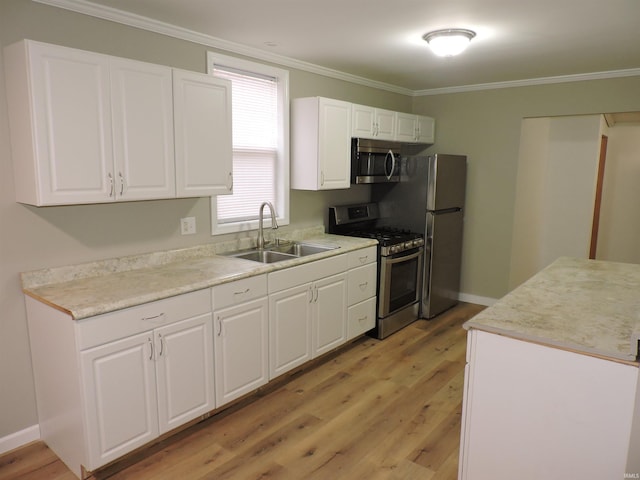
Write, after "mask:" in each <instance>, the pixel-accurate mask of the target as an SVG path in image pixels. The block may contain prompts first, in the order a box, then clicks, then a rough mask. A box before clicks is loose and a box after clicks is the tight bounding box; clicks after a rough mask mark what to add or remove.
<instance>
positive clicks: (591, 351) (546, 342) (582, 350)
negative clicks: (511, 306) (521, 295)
mask: <svg viewBox="0 0 640 480" xmlns="http://www.w3.org/2000/svg"><path fill="white" fill-rule="evenodd" d="M462 327H463V328H464V329H465V330H471V329H475V330H480V331H483V332H487V333H493V334H496V335H501V336H504V337H509V338H513V339H515V340H521V341H523V342H529V343H536V344H539V345H543V346H547V347H552V348H558V349H560V350H566V351H569V352H573V353H578V354H581V355H588V356H591V357H597V358H601V359H604V360H610V361H614V362H618V363H624V364H625V365H631V366H635V367H640V362H639V361H638V359H637V358H636V354H635V353H629V354H628V355H623V354H620V355H616V354H613V353H612V352H605V351H600V350H598V349H595V348H591V347H587V346H584V345H577V344H576V345H573V344H570V343H566V342H559V341H555V340H552V339H549V338H543V337H537V336H534V335H524V334H522V333H519V332H516V331H513V330H508V329H503V328H498V327H493V326H488V325H484V324H482V323H477V322H474V321H473V320H469V321H467V322H465V323H464V324H463V325H462ZM632 337H636V340H637V341H638V340H640V334H634V335H632ZM637 341H636V342H635V344H636V345H637V343H638V342H637Z"/></svg>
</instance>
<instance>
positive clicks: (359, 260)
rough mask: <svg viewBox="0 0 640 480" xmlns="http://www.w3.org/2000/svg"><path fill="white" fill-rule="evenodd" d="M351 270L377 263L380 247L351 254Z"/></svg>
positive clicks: (363, 249) (368, 248) (355, 251)
mask: <svg viewBox="0 0 640 480" xmlns="http://www.w3.org/2000/svg"><path fill="white" fill-rule="evenodd" d="M348 255H349V268H356V267H361V266H363V265H367V264H368V263H373V262H375V261H376V258H377V256H378V247H367V248H362V249H360V250H354V251H353V252H349V253H348Z"/></svg>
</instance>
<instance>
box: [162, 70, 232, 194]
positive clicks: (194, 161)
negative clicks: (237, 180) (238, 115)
mask: <svg viewBox="0 0 640 480" xmlns="http://www.w3.org/2000/svg"><path fill="white" fill-rule="evenodd" d="M173 89H174V114H175V140H176V180H177V194H178V197H202V196H210V195H220V194H227V193H231V190H232V188H233V174H232V172H233V166H232V158H233V153H232V148H233V147H232V141H233V140H232V136H231V82H230V81H228V80H225V79H222V78H216V77H213V76H211V75H206V74H203V73H196V72H187V71H184V70H174V71H173Z"/></svg>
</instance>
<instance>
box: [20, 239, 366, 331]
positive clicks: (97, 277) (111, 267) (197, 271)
mask: <svg viewBox="0 0 640 480" xmlns="http://www.w3.org/2000/svg"><path fill="white" fill-rule="evenodd" d="M293 239H294V240H304V241H305V242H308V243H313V244H322V245H331V246H336V247H339V248H336V249H334V250H328V251H326V252H322V253H317V254H314V255H309V256H307V257H297V258H292V259H291V260H286V261H281V262H276V263H270V264H263V263H259V262H254V261H251V260H243V259H238V258H234V257H226V256H222V255H220V254H222V253H226V252H232V251H236V250H240V249H244V248H250V247H251V246H252V245H251V243H248V242H251V240H250V239H243V241H232V242H224V243H212V244H207V245H201V246H197V247H191V248H185V249H179V250H170V251H165V252H154V253H150V254H143V255H135V256H129V257H123V258H117V259H110V260H104V261H98V262H92V263H85V264H80V265H71V266H66V267H58V268H50V269H44V270H38V271H33V272H25V273H23V274H22V288H23V291H24V293H25V294H26V295H29V296H31V297H33V298H35V299H37V300H39V301H41V302H44V303H46V304H48V305H51V306H52V307H54V308H56V309H58V310H61V311H63V312H65V313H68V314H69V315H70V316H71V317H72V318H73V319H75V320H79V319H82V318H87V317H92V316H94V315H99V314H102V313H107V312H112V311H115V310H121V309H123V308H128V307H132V306H136V305H140V304H143V303H147V302H152V301H155V300H160V299H163V298H167V297H172V296H174V295H180V294H182V293H187V292H192V291H195V290H201V289H204V288H209V287H213V286H215V285H219V284H222V283H227V282H231V281H234V280H240V279H243V278H247V277H251V276H254V275H259V274H262V273H268V272H272V271H275V270H280V269H283V268H289V267H293V266H296V265H300V264H303V263H308V262H313V261H316V260H320V259H322V258H327V257H331V256H334V255H340V254H343V253H347V252H350V251H353V250H358V249H360V248H365V247H368V246H374V245H377V241H376V240H371V239H364V238H356V237H346V236H340V235H327V234H324V233H323V229H322V228H314V229H310V230H307V231H305V232H302V233H300V234H297V235H296V237H295V238H293ZM253 246H255V239H254V240H253Z"/></svg>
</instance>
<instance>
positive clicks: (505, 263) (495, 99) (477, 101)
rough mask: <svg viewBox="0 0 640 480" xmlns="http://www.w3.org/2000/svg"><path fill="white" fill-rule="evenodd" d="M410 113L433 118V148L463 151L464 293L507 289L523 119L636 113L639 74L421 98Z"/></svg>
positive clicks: (492, 294) (489, 294)
mask: <svg viewBox="0 0 640 480" xmlns="http://www.w3.org/2000/svg"><path fill="white" fill-rule="evenodd" d="M413 104H414V112H415V113H424V114H428V115H431V116H433V117H434V118H435V119H436V142H437V143H436V145H434V146H433V147H431V148H430V151H438V152H445V153H460V154H466V155H468V162H469V172H468V180H467V204H466V214H465V230H464V234H465V239H464V251H463V264H462V292H463V293H466V294H469V295H473V296H480V297H489V298H499V297H501V296H503V295H504V294H505V293H507V291H508V285H509V272H510V259H511V238H512V230H513V228H512V227H513V212H514V201H515V188H516V172H517V165H518V149H519V143H520V126H521V122H522V119H523V118H528V117H548V116H556V115H575V114H591V113H605V112H623V111H635V110H640V77H626V78H618V79H608V80H591V81H581V82H572V83H558V84H551V85H539V86H529V87H517V88H504V89H494V90H481V91H475V92H467V93H457V94H447V95H434V96H422V97H416V98H415V99H414V103H413Z"/></svg>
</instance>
